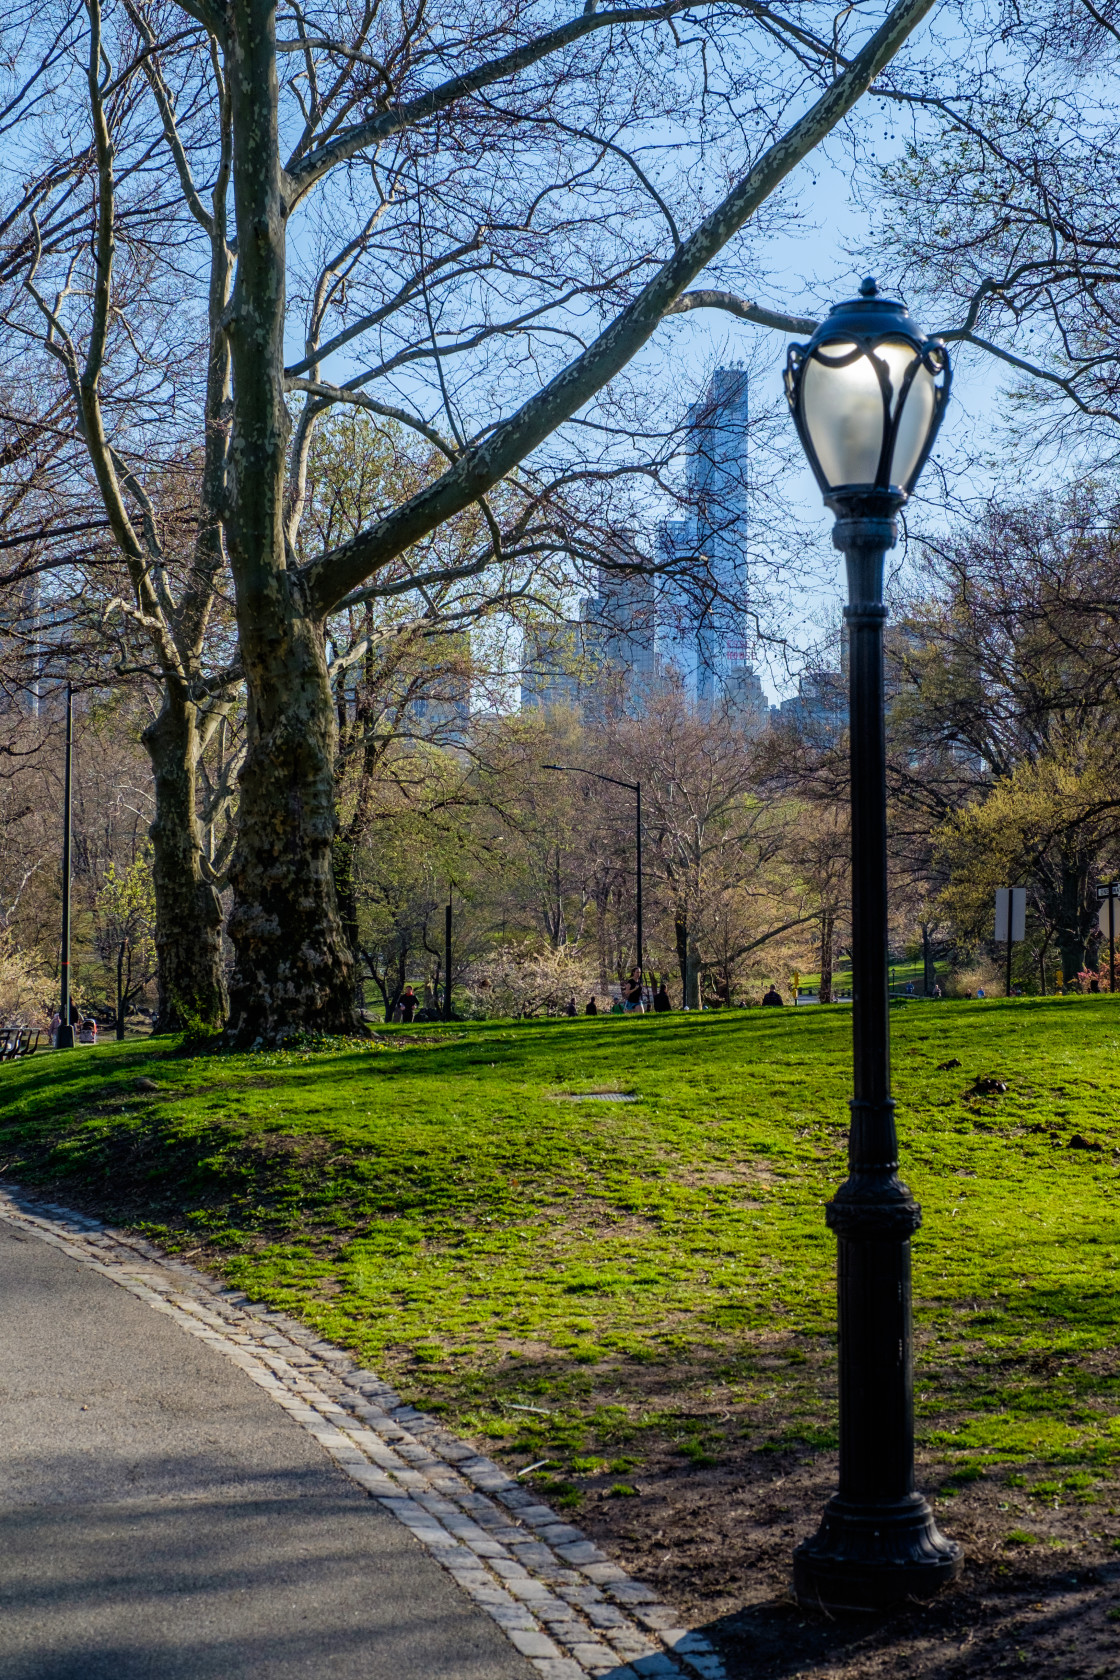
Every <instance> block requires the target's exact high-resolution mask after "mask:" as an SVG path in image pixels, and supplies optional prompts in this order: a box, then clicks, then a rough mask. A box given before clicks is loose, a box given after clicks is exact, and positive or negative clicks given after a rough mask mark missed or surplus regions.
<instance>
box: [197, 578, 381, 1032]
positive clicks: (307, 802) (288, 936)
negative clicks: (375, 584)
mask: <svg viewBox="0 0 1120 1680" xmlns="http://www.w3.org/2000/svg"><path fill="white" fill-rule="evenodd" d="M288 591H289V578H288V576H287V574H285V573H283V572H281V573H279V575H277V576H276V577H275V579H274V589H273V591H272V593H273V596H274V599H273V601H271V602H270V603H269V605H268V608H267V609H264V610H261V611H260V613H259V615H254V618H255V619H256V622H250V621H249V619H248V614H247V613H246V610H245V606H244V604H243V601H244V596H242V598H241V600H240V601H239V609H240V615H241V651H242V658H243V660H244V665H245V675H246V686H247V689H248V708H247V718H246V726H247V728H246V733H247V744H246V754H245V765H244V768H243V769H242V772H241V804H240V820H239V823H238V833H237V845H236V848H235V850H234V855H233V861H232V864H231V868H230V880H231V883H232V885H233V890H234V910H233V914H232V915H231V917H230V924H229V934H230V938H231V940H232V941H233V946H234V952H235V964H234V973H233V976H232V978H231V981H230V1029H231V1032H232V1034H233V1036H234V1038H235V1040H236V1041H237V1042H239V1043H252V1042H254V1041H255V1040H256V1039H258V1038H260V1039H263V1040H265V1041H266V1042H273V1041H276V1040H278V1039H281V1038H283V1037H284V1036H285V1035H286V1034H288V1033H291V1032H297V1031H320V1032H356V1031H358V1030H359V1026H360V1023H359V1020H358V1014H357V1010H356V1008H355V1002H354V996H355V990H354V963H353V957H352V955H351V951H350V947H349V944H348V942H347V939H346V935H345V933H344V931H343V927H342V922H341V919H340V917H339V914H338V909H337V905H336V902H335V890H334V874H333V869H332V859H331V851H332V845H333V841H334V834H335V802H334V795H335V785H334V755H335V727H336V725H335V711H334V705H333V703H332V699H331V692H330V685H329V683H328V681H327V671H326V658H325V653H324V649H323V638H322V634H321V630H320V626H318V625H317V624H315V623H313V622H312V621H311V620H309V619H308V618H306V617H304V616H303V615H302V614H301V613H300V612H299V611H298V609H294V610H292V611H291V612H290V613H288V614H284V615H283V616H282V608H281V611H278V610H277V602H276V600H275V597H276V596H279V597H280V598H281V602H282V599H283V597H284V596H286V595H287V594H288ZM278 617H280V618H281V622H282V623H283V625H284V634H283V635H282V636H274V635H270V634H262V633H261V631H260V630H259V629H258V627H257V626H258V624H259V623H261V622H265V623H268V624H269V625H270V628H273V627H275V625H276V620H277V618H278ZM285 620H286V622H285Z"/></svg>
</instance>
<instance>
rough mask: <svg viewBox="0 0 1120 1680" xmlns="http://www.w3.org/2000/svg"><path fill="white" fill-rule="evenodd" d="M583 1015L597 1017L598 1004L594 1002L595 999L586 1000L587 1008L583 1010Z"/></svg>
mask: <svg viewBox="0 0 1120 1680" xmlns="http://www.w3.org/2000/svg"><path fill="white" fill-rule="evenodd" d="M583 1013H584V1014H585V1015H598V1013H599V1005H598V1004H597V1003H596V1001H595V999H594V998H593V997H592V998H588V1000H587V1008H586V1009H585V1010H584V1012H583Z"/></svg>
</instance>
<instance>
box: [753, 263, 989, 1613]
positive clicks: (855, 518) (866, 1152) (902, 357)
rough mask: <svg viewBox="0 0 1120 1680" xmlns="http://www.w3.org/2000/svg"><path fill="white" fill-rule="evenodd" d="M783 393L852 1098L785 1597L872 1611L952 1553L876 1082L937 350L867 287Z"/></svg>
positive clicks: (796, 349) (884, 1043)
mask: <svg viewBox="0 0 1120 1680" xmlns="http://www.w3.org/2000/svg"><path fill="white" fill-rule="evenodd" d="M785 381H786V395H787V397H788V400H789V405H790V409H791V411H792V414H793V421H794V425H795V426H796V427H797V434H798V437H799V438H800V439H801V443H802V447H803V448H804V450H805V453H806V455H807V456H808V458H809V464H810V466H811V467H812V469H813V472H814V475H815V476H816V480H817V483H818V484H819V485H820V488H821V491H822V493H823V495H824V500H825V505H826V506H827V507H828V508H830V509H831V511H832V512H833V514H834V515H835V516H836V524H835V525H834V527H833V532H832V540H833V542H834V543H835V544H836V547H837V548H839V549H841V550H842V551H843V553H844V557H845V560H846V562H847V573H848V605H847V607H846V608H845V610H844V616H845V618H846V620H847V624H848V630H849V636H850V642H849V682H850V722H849V737H850V748H851V807H852V1040H853V1052H854V1054H853V1063H854V1067H853V1085H854V1091H853V1097H852V1101H851V1105H850V1106H851V1115H852V1121H851V1131H850V1133H849V1145H848V1177H847V1179H846V1180H845V1182H844V1183H843V1184H842V1185H841V1187H840V1189H839V1190H838V1191H837V1193H836V1195H835V1196H834V1197H833V1199H832V1201H831V1202H829V1204H828V1207H827V1210H826V1217H827V1220H828V1224H829V1227H830V1228H831V1230H832V1231H833V1232H834V1233H835V1235H836V1238H837V1304H838V1332H839V1390H840V1466H839V1487H838V1490H837V1492H836V1493H835V1494H834V1495H833V1497H832V1498H831V1499H830V1500H829V1502H828V1504H827V1505H826V1507H825V1510H824V1514H823V1516H822V1518H821V1524H820V1527H819V1529H818V1531H817V1533H816V1534H815V1535H814V1536H813V1537H812V1538H811V1539H809V1540H805V1541H803V1542H802V1544H801V1545H800V1546H798V1548H797V1550H796V1551H795V1553H794V1591H795V1592H796V1594H797V1597H798V1599H799V1600H800V1601H801V1603H803V1604H805V1605H807V1606H809V1605H812V1606H823V1607H824V1608H825V1609H827V1610H830V1611H833V1610H877V1609H886V1608H889V1607H890V1606H892V1605H896V1604H900V1603H903V1602H904V1601H905V1600H907V1599H909V1598H918V1599H924V1598H931V1597H932V1596H933V1595H934V1594H935V1593H936V1592H938V1591H939V1590H940V1589H941V1588H942V1587H943V1586H945V1585H946V1583H948V1582H949V1581H952V1580H953V1579H954V1578H955V1577H956V1576H957V1575H958V1574H959V1573H960V1569H961V1563H962V1554H961V1548H960V1546H959V1545H957V1544H956V1542H955V1541H952V1540H947V1539H946V1538H945V1537H944V1535H942V1534H941V1533H940V1532H939V1531H938V1528H937V1525H936V1524H935V1522H934V1520H933V1513H932V1511H931V1510H930V1507H929V1504H928V1503H927V1501H926V1500H925V1499H924V1498H923V1496H922V1495H921V1494H920V1493H919V1492H918V1491H917V1490H916V1489H915V1487H914V1356H913V1344H912V1330H911V1293H910V1239H911V1237H912V1236H913V1234H914V1232H915V1231H916V1230H917V1229H918V1227H919V1225H920V1224H921V1217H922V1216H921V1209H920V1208H919V1206H918V1204H917V1202H915V1200H914V1197H913V1196H912V1194H911V1193H910V1191H909V1189H908V1188H907V1186H906V1185H905V1184H904V1183H903V1182H902V1180H901V1179H900V1178H899V1176H898V1139H897V1135H896V1131H895V1121H894V1102H893V1101H892V1099H891V1085H890V1024H889V1023H890V1016H889V1004H890V998H889V986H888V960H889V959H888V950H887V932H888V929H887V787H886V728H885V716H884V691H883V624H884V621H885V619H886V616H887V609H886V606H885V605H884V602H883V567H884V561H885V559H886V554H887V550H888V549H890V548H893V547H894V545H895V543H896V542H897V540H898V525H897V516H898V513H899V511H900V509H901V508H902V507H903V506H904V504H905V502H906V500H907V498H908V497H909V495H910V492H911V491H912V489H913V487H914V485H915V483H916V481H917V478H918V474H919V473H920V472H921V470H922V468H923V466H924V465H925V463H926V460H927V458H928V456H929V452H930V449H931V448H932V446H933V440H934V438H935V437H936V435H937V429H938V427H939V425H940V424H941V419H942V416H943V414H944V412H945V405H946V402H947V401H948V396H949V382H950V368H949V356H948V352H947V351H946V349H945V346H944V344H942V343H941V341H940V340H938V339H931V338H927V337H925V336H924V335H923V333H922V332H921V330H920V329H919V328H918V327H917V326H916V324H915V323H914V321H913V320H912V319H911V317H910V315H909V313H908V311H907V309H906V307H905V305H904V304H902V303H899V302H895V301H893V300H891V299H888V298H884V297H881V296H880V294H879V288H878V286H877V284H876V282H875V281H874V280H873V279H867V280H865V281H864V282H863V284H862V286H861V287H860V295H859V297H858V298H853V299H851V300H850V301H849V302H847V303H840V304H837V305H836V306H835V307H834V308H833V309H832V311H831V312H830V314H829V315H828V316H827V318H826V319H825V320H824V321H823V322H822V323H821V325H820V326H819V327H818V328H817V330H816V332H815V333H814V334H813V336H812V338H811V339H810V340H809V342H808V343H807V344H792V345H791V346H790V348H789V356H788V361H787V366H786V376H785Z"/></svg>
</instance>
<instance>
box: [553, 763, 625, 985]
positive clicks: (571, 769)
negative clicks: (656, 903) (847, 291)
mask: <svg viewBox="0 0 1120 1680" xmlns="http://www.w3.org/2000/svg"><path fill="white" fill-rule="evenodd" d="M541 769H542V770H563V771H564V772H565V773H566V774H567V775H570V776H593V777H594V778H595V780H596V781H597V782H610V783H612V784H613V786H614V787H621V788H629V790H630V792H631V793H632V794H634V795H635V796H636V799H637V804H636V807H635V823H636V830H637V831H636V835H635V841H636V862H637V878H638V880H637V885H638V901H637V905H636V909H637V921H638V926H637V929H636V930H635V931H636V933H637V936H638V963H637V968H638V984H639V985H641V984H642V978H641V977H642V784H641V782H624V781H621V780H620V779H619V778H618V777H617V776H603V775H601V774H600V772H599V771H598V770H584V769H583V768H582V767H581V766H580V765H578V764H542V765H541Z"/></svg>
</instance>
